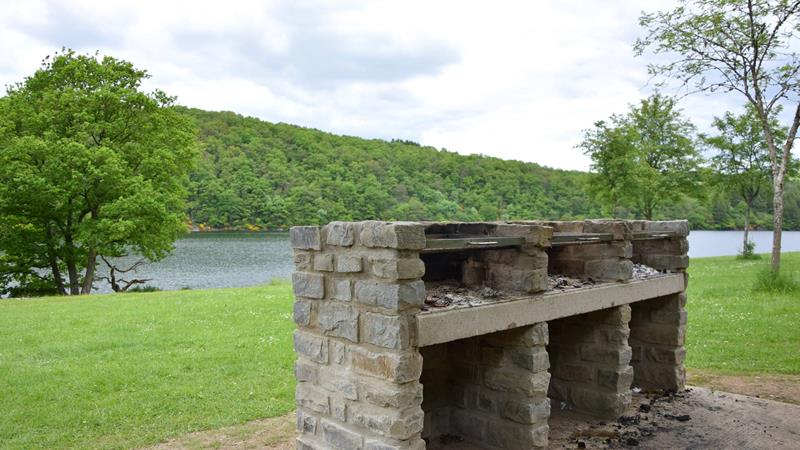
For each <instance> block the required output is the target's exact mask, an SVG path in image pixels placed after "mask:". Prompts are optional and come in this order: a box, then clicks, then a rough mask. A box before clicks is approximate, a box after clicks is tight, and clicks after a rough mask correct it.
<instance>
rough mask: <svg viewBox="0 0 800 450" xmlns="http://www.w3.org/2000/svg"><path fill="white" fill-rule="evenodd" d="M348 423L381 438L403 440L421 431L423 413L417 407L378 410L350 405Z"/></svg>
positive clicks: (363, 405) (371, 407) (366, 405)
mask: <svg viewBox="0 0 800 450" xmlns="http://www.w3.org/2000/svg"><path fill="white" fill-rule="evenodd" d="M348 416H349V417H348V422H349V423H351V424H353V425H357V426H360V427H364V428H366V429H368V430H371V431H373V432H375V433H378V434H380V435H382V436H386V437H389V438H393V439H398V440H405V439H409V438H411V437H413V436H414V435H418V434H419V433H420V432H421V431H422V425H423V418H424V413H423V412H422V409H421V408H420V407H419V406H412V407H410V408H406V409H402V410H401V409H396V408H380V407H377V406H374V405H370V404H367V403H352V404H351V408H350V411H349V414H348Z"/></svg>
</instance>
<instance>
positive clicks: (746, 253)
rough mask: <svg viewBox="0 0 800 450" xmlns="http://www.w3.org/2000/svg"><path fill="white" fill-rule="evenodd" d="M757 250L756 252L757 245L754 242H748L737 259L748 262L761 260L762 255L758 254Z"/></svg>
mask: <svg viewBox="0 0 800 450" xmlns="http://www.w3.org/2000/svg"><path fill="white" fill-rule="evenodd" d="M755 250H756V243H755V242H753V241H747V243H745V244H744V248H742V251H740V252H739V254H738V255H737V256H736V258H737V259H748V260H752V259H761V255H759V254H758V253H756V252H755Z"/></svg>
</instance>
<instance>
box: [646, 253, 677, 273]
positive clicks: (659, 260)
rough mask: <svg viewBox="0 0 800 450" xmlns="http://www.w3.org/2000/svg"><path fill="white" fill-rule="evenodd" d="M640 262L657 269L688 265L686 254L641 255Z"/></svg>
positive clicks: (670, 268)
mask: <svg viewBox="0 0 800 450" xmlns="http://www.w3.org/2000/svg"><path fill="white" fill-rule="evenodd" d="M639 259H640V262H641V263H642V264H644V265H646V266H650V267H652V268H654V269H657V270H682V269H685V268H687V267H689V257H688V256H686V255H641V256H640V258H639Z"/></svg>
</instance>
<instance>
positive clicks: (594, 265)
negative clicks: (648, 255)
mask: <svg viewBox="0 0 800 450" xmlns="http://www.w3.org/2000/svg"><path fill="white" fill-rule="evenodd" d="M584 270H585V271H586V273H585V275H587V276H589V277H592V278H595V279H598V280H615V281H626V280H630V279H631V278H632V277H633V263H632V262H631V261H630V260H627V259H601V260H595V261H586V263H585V265H584Z"/></svg>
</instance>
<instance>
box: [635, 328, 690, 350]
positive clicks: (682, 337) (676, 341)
mask: <svg viewBox="0 0 800 450" xmlns="http://www.w3.org/2000/svg"><path fill="white" fill-rule="evenodd" d="M631 339H633V340H637V341H642V342H646V343H648V344H664V345H674V346H676V347H683V344H684V342H685V341H686V328H685V327H676V326H672V325H665V324H656V323H651V324H649V325H644V326H642V324H634V328H631Z"/></svg>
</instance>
